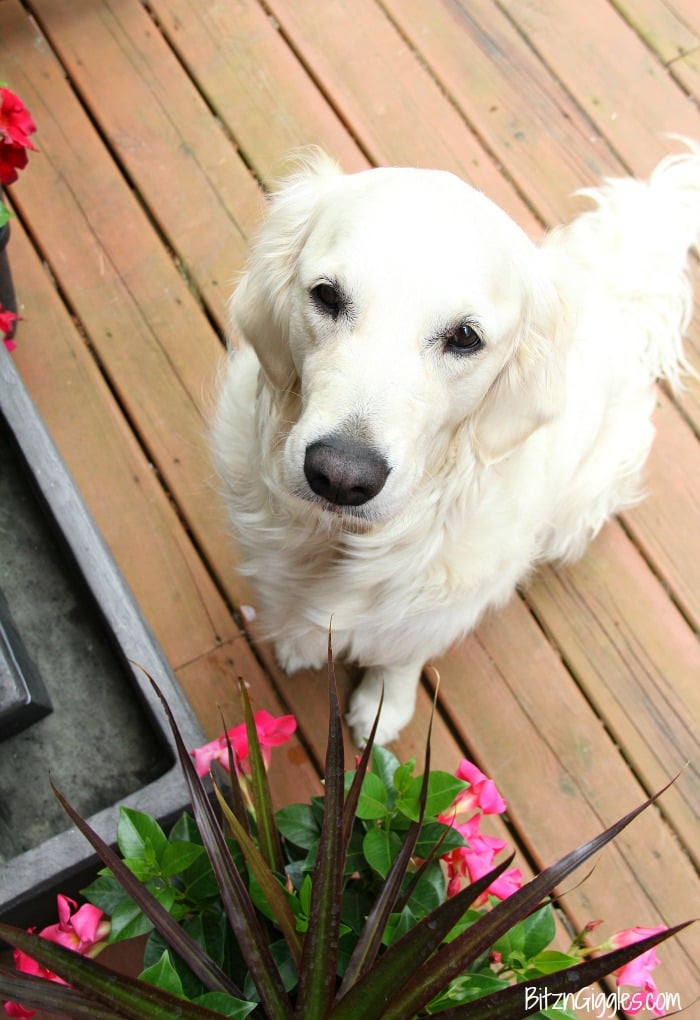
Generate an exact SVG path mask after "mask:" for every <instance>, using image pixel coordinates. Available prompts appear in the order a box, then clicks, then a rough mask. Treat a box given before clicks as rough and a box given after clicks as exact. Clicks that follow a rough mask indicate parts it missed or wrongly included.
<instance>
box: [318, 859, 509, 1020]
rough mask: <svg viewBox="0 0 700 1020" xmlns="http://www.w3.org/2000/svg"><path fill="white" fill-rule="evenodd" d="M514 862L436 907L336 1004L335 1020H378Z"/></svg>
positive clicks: (506, 861) (503, 862)
mask: <svg viewBox="0 0 700 1020" xmlns="http://www.w3.org/2000/svg"><path fill="white" fill-rule="evenodd" d="M512 861H513V855H512V854H511V855H510V857H508V858H507V859H506V860H504V861H502V862H501V863H500V864H498V865H497V866H496V867H495V868H493V869H492V870H491V871H489V872H487V873H486V874H485V875H482V877H481V878H480V879H478V880H477V881H476V882H472V883H471V884H470V885H468V886H465V888H464V889H460V891H459V892H458V893H457V894H456V895H455V896H451V897H450V898H449V899H447V900H445V902H444V903H441V904H440V906H438V907H436V908H435V909H434V910H433V911H432V912H431V913H430V914H428V915H427V917H426V918H425V919H424V921H423V922H422V923H421V924H417V925H415V926H414V927H413V928H411V929H409V931H407V932H406V934H405V935H404V936H403V937H402V938H401V939H399V941H398V942H395V943H394V945H393V946H390V947H389V948H388V949H387V950H386V952H385V953H383V954H382V956H380V957H379V959H378V960H377V962H376V963H375V965H374V966H373V967H372V969H371V970H370V971H369V972H368V973H367V974H365V975H364V977H362V978H360V980H358V982H357V983H356V984H355V985H354V986H353V987H352V988H351V989H349V991H348V993H347V994H346V995H344V996H343V998H342V999H341V1000H340V1001H339V1002H338V1003H337V1004H336V1006H335V1008H334V1010H333V1020H378V1018H379V1017H381V1016H383V1011H384V1006H385V1004H386V1003H387V1002H388V1001H389V1000H390V999H391V997H392V994H393V993H394V991H395V990H396V989H397V988H399V987H401V985H402V984H403V983H404V982H405V980H406V976H407V975H409V974H413V973H414V972H415V970H416V969H417V968H418V967H419V966H421V965H422V964H423V963H424V962H425V961H426V960H429V958H430V957H431V956H432V955H433V954H434V953H435V951H436V950H437V949H438V947H439V946H440V945H441V944H442V942H443V941H444V939H445V938H446V936H447V934H448V933H449V932H450V931H451V930H452V929H453V928H454V926H455V925H456V924H458V923H459V922H460V921H461V919H462V917H463V916H464V914H465V913H466V912H467V910H468V909H469V907H470V906H471V905H472V904H473V903H474V902H475V901H476V900H478V899H479V898H480V897H481V896H482V895H483V894H484V893H485V892H486V890H487V889H488V887H489V886H490V885H491V883H492V882H495V881H496V879H497V878H498V877H499V875H501V874H502V873H503V872H504V871H505V870H506V868H508V867H509V866H510V865H511V863H512Z"/></svg>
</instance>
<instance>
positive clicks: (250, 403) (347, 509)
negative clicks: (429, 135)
mask: <svg viewBox="0 0 700 1020" xmlns="http://www.w3.org/2000/svg"><path fill="white" fill-rule="evenodd" d="M585 194H587V195H588V196H590V197H591V198H593V199H594V201H595V203H596V205H595V208H594V209H592V210H591V211H587V212H585V213H584V214H583V215H581V216H580V217H579V218H578V219H576V220H575V221H574V222H573V223H572V224H571V225H569V226H567V227H564V228H560V229H558V230H556V231H554V232H553V233H551V234H550V235H549V236H548V237H547V238H546V240H545V241H544V243H543V245H542V246H541V247H537V246H536V245H535V244H533V243H532V242H531V241H530V240H529V239H528V238H527V237H526V236H525V234H524V233H523V232H522V231H521V230H520V229H519V227H517V226H516V224H515V223H513V222H512V221H511V220H510V219H509V217H508V216H506V214H505V213H503V212H502V211H501V210H500V209H498V208H497V207H496V206H494V205H493V204H492V203H491V202H490V201H489V200H488V199H487V198H485V197H484V195H482V194H480V193H478V192H477V191H475V190H474V189H473V188H471V187H469V186H468V185H467V184H465V183H463V182H462V181H460V180H459V179H457V178H456V177H454V176H452V175H450V174H447V173H442V172H439V171H425V170H412V169H375V170H368V171H365V172H362V173H357V174H352V175H345V174H342V173H341V172H340V171H339V170H338V168H337V167H336V166H335V165H334V164H332V163H331V161H330V160H329V159H328V158H327V157H324V156H323V155H322V154H316V155H315V156H313V157H312V158H310V159H309V160H307V162H306V164H305V165H303V166H302V168H301V169H300V170H299V172H298V173H296V174H295V175H294V176H292V177H291V178H290V179H289V180H287V181H286V182H285V183H284V184H283V185H282V187H281V189H280V190H279V191H278V192H277V194H276V195H275V196H274V197H273V199H272V201H271V203H270V207H269V213H268V216H267V218H266V220H265V222H264V224H263V226H262V229H261V231H260V233H259V235H258V237H257V239H256V240H255V242H254V244H253V247H252V253H251V258H250V264H249V267H248V271H247V273H246V274H245V275H244V276H243V278H242V280H241V282H240V284H239V286H238V288H237V290H236V292H235V294H234V297H233V301H232V316H233V323H234V327H235V329H236V331H237V333H238V335H239V336H240V338H241V341H242V342H241V344H240V347H239V348H238V349H236V350H232V351H231V354H230V359H229V362H228V367H227V372H226V377H225V380H224V384H223V388H222V391H221V394H220V399H219V404H218V411H217V415H216V421H215V425H214V447H215V455H216V460H217V463H218V468H219V470H220V472H221V475H222V477H223V479H224V481H225V485H226V498H227V502H228V506H229V509H230V514H231V519H232V521H233V524H234V528H235V532H236V537H237V541H238V544H239V547H240V550H241V552H242V560H243V563H242V571H243V572H244V573H245V574H246V575H247V576H249V577H250V578H252V581H253V583H254V586H255V589H256V590H257V593H258V596H259V599H260V604H261V607H262V610H263V619H264V621H265V626H266V630H267V633H268V634H269V635H270V636H271V637H272V638H273V639H274V641H275V649H276V654H277V657H278V660H279V662H280V664H281V665H282V666H283V668H284V669H286V670H287V671H288V672H290V673H293V672H294V671H295V670H297V669H299V668H301V667H305V666H310V667H318V666H321V665H322V664H323V663H324V661H325V658H326V647H327V638H328V627H329V623H330V622H331V619H332V630H333V645H334V649H335V651H336V653H337V654H338V656H339V657H340V658H346V659H349V660H353V661H355V662H357V663H359V664H360V665H361V666H363V667H365V670H366V671H365V673H364V678H363V680H362V682H361V684H360V686H359V687H358V689H357V690H356V691H355V692H354V695H353V697H352V700H351V707H350V712H349V717H348V718H349V722H350V724H351V726H352V728H353V733H354V736H355V738H356V739H357V740H358V742H361V741H362V739H363V738H365V737H366V736H367V734H368V732H369V730H370V727H371V724H372V722H373V719H374V715H375V712H376V709H377V705H378V700H379V697H380V693H381V691H382V688H383V689H384V707H383V711H382V716H381V720H380V725H379V732H378V741H379V742H380V743H387V742H389V741H391V740H393V739H394V738H395V737H396V736H397V734H398V732H399V730H400V729H401V728H402V727H403V726H404V725H405V724H406V723H407V722H408V721H409V720H410V718H411V716H412V714H413V711H414V707H415V698H416V688H417V684H418V681H419V677H420V673H421V668H422V666H423V664H424V663H425V661H426V660H427V659H428V658H429V657H433V656H436V655H439V654H440V653H442V652H443V651H444V650H445V649H446V648H447V647H448V646H449V645H450V644H451V643H452V642H454V641H455V640H456V639H457V638H459V637H460V635H463V634H465V633H466V632H467V631H469V630H470V629H471V628H472V627H474V625H475V624H476V623H477V621H478V620H479V618H480V617H481V616H482V614H483V613H484V611H485V610H486V609H487V608H489V607H493V606H499V605H502V604H503V603H505V602H506V600H507V599H508V598H509V597H510V596H511V595H512V593H513V591H514V589H515V587H516V585H517V584H518V583H519V582H521V581H522V580H523V579H524V578H525V577H526V576H527V574H528V572H529V571H530V570H531V569H532V567H533V565H535V564H537V563H539V562H542V561H544V560H568V559H571V558H573V557H575V556H578V555H579V554H580V553H581V552H582V551H583V549H584V547H585V545H586V543H587V542H588V540H589V539H590V538H591V537H592V536H593V535H594V534H595V533H596V532H597V531H598V529H599V528H600V527H601V525H602V524H603V522H604V521H605V520H606V518H607V517H608V516H609V515H610V514H612V513H614V512H615V511H617V510H620V509H621V508H623V507H626V506H629V505H630V504H631V503H633V502H634V501H635V500H636V498H637V495H638V484H639V478H640V472H641V469H642V466H643V464H644V461H645V458H646V457H647V453H648V451H649V446H650V443H651V440H652V435H653V428H652V425H651V423H650V415H651V412H652V409H653V406H654V387H653V381H654V379H655V378H657V377H659V376H662V377H665V378H667V379H669V380H670V381H671V382H672V383H674V382H676V381H677V377H678V374H679V372H680V370H681V369H683V368H684V367H686V366H685V363H684V360H683V355H682V349H681V336H682V332H683V329H684V328H685V326H686V325H687V322H688V319H689V316H690V313H691V308H692V298H691V291H690V287H689V284H688V281H687V274H686V259H687V253H688V249H689V248H691V247H692V246H693V245H694V244H696V242H697V240H698V233H699V230H700V153H699V152H698V150H696V149H695V148H692V149H691V151H690V152H687V153H684V154H683V155H680V156H674V157H669V158H667V159H666V160H664V161H663V162H662V164H661V165H660V166H659V167H658V169H657V170H656V172H655V173H654V175H653V177H652V178H651V180H650V181H649V182H639V181H636V180H632V179H623V180H614V181H609V182H607V183H606V184H605V185H604V186H603V187H602V188H600V189H599V190H590V191H588V192H586V193H585Z"/></svg>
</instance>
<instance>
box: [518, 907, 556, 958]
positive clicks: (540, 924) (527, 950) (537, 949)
mask: <svg viewBox="0 0 700 1020" xmlns="http://www.w3.org/2000/svg"><path fill="white" fill-rule="evenodd" d="M521 926H522V929H523V936H524V937H523V944H522V952H523V955H524V956H525V958H526V959H527V960H532V958H533V956H537V954H538V953H541V952H542V951H543V950H544V949H546V948H547V946H548V945H550V943H551V942H552V940H553V939H554V935H555V933H556V925H555V923H554V912H553V910H552V908H551V906H550V905H549V904H547V905H546V906H544V907H542V909H541V910H536V911H535V913H534V914H530V916H529V917H526V918H525V920H524V921H522V922H521Z"/></svg>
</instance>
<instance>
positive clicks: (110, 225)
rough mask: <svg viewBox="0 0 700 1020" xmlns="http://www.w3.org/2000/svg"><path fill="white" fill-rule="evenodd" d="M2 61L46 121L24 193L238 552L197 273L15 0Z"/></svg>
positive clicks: (92, 329)
mask: <svg viewBox="0 0 700 1020" xmlns="http://www.w3.org/2000/svg"><path fill="white" fill-rule="evenodd" d="M0 53H1V54H2V62H3V67H4V68H5V73H6V74H7V75H8V77H11V78H12V80H13V83H14V85H15V87H16V89H17V91H18V92H20V93H21V94H22V96H23V99H24V101H25V103H26V104H27V106H28V107H29V108H30V109H31V110H32V113H33V115H34V116H35V118H36V120H37V121H38V122H39V123H40V124H41V133H40V144H41V152H40V154H38V155H37V156H36V158H35V159H33V161H32V167H31V172H28V173H25V174H23V175H22V177H21V179H20V180H19V181H18V182H17V184H16V185H15V186H14V189H13V198H14V200H15V201H16V203H17V205H18V207H19V209H20V210H21V212H22V215H23V216H24V217H25V218H26V220H27V222H28V223H29V224H30V226H31V229H32V230H36V231H39V232H40V239H41V245H42V247H43V252H44V255H45V257H46V259H47V261H48V263H49V265H50V266H51V269H52V272H53V273H54V275H55V276H56V278H57V280H58V281H59V285H60V286H61V288H62V290H63V291H64V292H65V294H66V295H67V298H68V300H69V302H70V304H71V307H72V308H73V309H74V311H75V312H76V313H77V315H78V316H79V318H80V320H81V323H82V325H83V327H84V328H85V330H86V332H87V334H88V338H89V341H90V343H91V344H92V345H93V346H94V348H95V350H96V351H97V353H98V356H99V358H100V362H101V365H102V367H103V369H104V370H105V371H106V372H107V374H108V375H109V378H110V384H111V385H112V386H113V387H114V390H115V392H116V393H117V395H118V398H119V400H120V402H121V403H122V406H123V407H124V408H125V412H126V414H127V416H128V417H129V419H130V421H131V422H132V425H133V427H135V429H136V430H137V432H138V434H139V436H140V439H141V442H142V443H143V445H144V446H145V448H146V449H147V450H148V451H149V456H150V457H151V458H152V460H153V462H154V464H155V466H156V469H157V470H158V471H159V472H160V473H161V475H162V477H163V479H164V480H165V483H166V484H167V486H168V488H169V489H170V490H172V491H178V493H179V496H178V501H179V505H180V508H181V511H182V512H183V514H184V515H185V517H186V518H187V520H188V523H189V524H190V526H191V527H192V528H193V530H194V531H195V533H196V535H197V540H198V541H199V542H201V544H202V546H203V547H204V548H206V549H208V550H209V551H210V555H211V559H212V560H214V561H216V560H217V558H219V557H221V550H222V549H224V550H225V549H227V544H228V538H227V537H226V532H225V527H224V523H223V517H224V514H223V509H221V508H220V507H219V504H218V503H217V502H216V500H215V498H214V489H213V486H212V476H213V470H212V468H211V466H210V458H209V454H208V451H207V447H206V441H205V437H206V417H207V411H208V408H207V405H208V403H209V402H210V401H209V397H208V394H210V393H211V391H212V388H213V385H212V384H213V380H214V379H215V377H216V371H217V365H218V363H219V361H220V359H222V358H223V349H222V346H221V344H220V342H219V340H218V338H217V336H216V334H215V333H214V331H213V330H212V328H211V326H210V324H209V322H208V321H207V318H206V316H205V315H204V314H203V312H202V310H201V308H200V307H199V305H198V304H197V302H196V300H195V298H194V296H193V294H192V293H191V290H190V288H189V286H188V283H187V281H186V280H184V279H183V277H182V275H181V274H180V272H179V271H178V268H177V265H176V264H175V263H174V262H173V261H172V260H171V259H170V257H169V255H168V253H167V251H165V250H164V249H163V247H162V245H161V243H160V241H159V238H158V235H157V233H156V232H155V231H154V230H153V227H152V226H151V224H150V223H149V221H148V218H147V217H146V215H145V213H144V211H143V209H142V207H141V206H140V204H139V202H138V200H137V199H136V197H135V196H134V194H133V193H132V191H131V189H130V188H129V187H128V185H127V183H126V182H125V181H124V179H123V178H122V176H121V175H120V174H119V172H118V171H117V170H116V168H115V166H114V164H113V162H112V161H111V159H110V156H109V153H108V151H107V150H106V149H105V147H104V145H103V144H102V142H101V141H100V139H99V136H98V135H97V133H96V132H95V130H94V128H93V126H92V125H91V124H90V121H89V119H88V118H87V116H86V114H85V113H84V111H83V110H82V108H81V107H80V106H79V104H78V103H77V101H76V99H75V96H74V94H73V93H72V92H71V90H70V89H69V87H68V85H67V83H66V81H65V78H64V75H63V73H62V70H61V68H60V65H58V64H57V62H56V60H55V58H54V56H53V54H52V53H51V52H50V50H49V48H48V46H47V44H46V41H45V40H44V38H43V37H42V36H41V34H40V33H39V32H38V30H37V29H36V28H35V27H34V26H33V24H32V22H31V21H30V20H29V19H28V18H27V16H26V13H25V12H24V10H23V9H22V8H21V7H20V6H19V4H17V3H15V2H7V3H3V6H2V8H1V9H0Z"/></svg>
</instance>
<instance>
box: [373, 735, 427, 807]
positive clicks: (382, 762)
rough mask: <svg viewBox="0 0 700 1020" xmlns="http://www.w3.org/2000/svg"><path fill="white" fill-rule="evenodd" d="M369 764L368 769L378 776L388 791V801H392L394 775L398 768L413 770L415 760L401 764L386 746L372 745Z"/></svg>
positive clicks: (394, 793) (394, 788)
mask: <svg viewBox="0 0 700 1020" xmlns="http://www.w3.org/2000/svg"><path fill="white" fill-rule="evenodd" d="M370 761H371V763H372V764H371V766H370V770H371V772H372V775H376V776H378V777H379V778H380V779H381V781H382V782H383V783H384V785H385V786H386V788H387V790H388V791H389V795H390V801H393V800H394V799H395V797H396V785H395V776H396V773H397V771H398V770H400V769H406V768H410V770H411V772H413V768H414V767H415V764H416V760H415V758H414V759H413V761H412V762H409V763H408V764H407V765H401V763H400V761H399V759H398V758H397V757H396V755H395V754H392V752H391V751H388V750H387V748H386V747H377V746H375V747H373V748H372V755H371V758H370Z"/></svg>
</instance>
